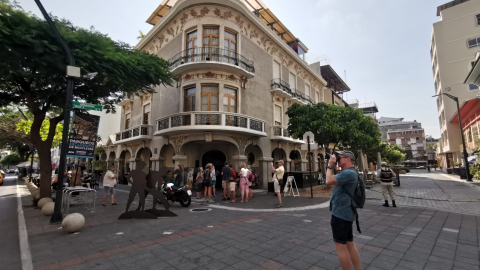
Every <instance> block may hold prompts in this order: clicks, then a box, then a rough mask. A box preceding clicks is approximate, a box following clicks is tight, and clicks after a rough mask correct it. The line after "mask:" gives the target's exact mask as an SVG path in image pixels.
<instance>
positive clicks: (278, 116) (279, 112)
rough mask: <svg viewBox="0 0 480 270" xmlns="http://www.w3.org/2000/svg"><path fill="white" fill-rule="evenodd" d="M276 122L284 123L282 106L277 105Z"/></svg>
mask: <svg viewBox="0 0 480 270" xmlns="http://www.w3.org/2000/svg"><path fill="white" fill-rule="evenodd" d="M274 120H275V122H278V123H280V124H281V123H282V107H280V106H277V105H275V119H274Z"/></svg>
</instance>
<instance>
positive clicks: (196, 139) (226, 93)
mask: <svg viewBox="0 0 480 270" xmlns="http://www.w3.org/2000/svg"><path fill="white" fill-rule="evenodd" d="M147 23H150V24H152V25H154V27H153V29H152V30H151V31H150V32H149V33H148V34H147V35H145V36H144V37H143V38H142V39H141V41H140V42H139V43H138V44H137V46H136V49H138V50H143V51H146V52H148V53H152V54H156V55H158V56H159V57H162V58H164V59H166V60H169V62H170V63H171V66H170V69H171V71H172V72H173V73H174V74H175V75H176V77H177V80H176V81H175V82H174V85H173V86H172V87H168V86H158V87H157V88H156V89H155V93H152V94H149V93H148V94H140V95H139V96H129V97H127V98H125V99H124V100H123V101H122V102H120V103H119V105H120V106H122V112H121V116H122V119H121V131H120V132H118V133H116V134H114V135H112V136H110V138H109V141H108V142H107V144H106V146H105V149H106V150H107V151H106V153H105V155H104V156H103V157H100V158H102V159H106V160H107V161H108V162H109V163H110V164H115V165H116V166H118V169H119V171H120V172H123V173H127V172H128V171H129V170H132V169H134V168H135V164H136V162H138V161H141V160H142V161H145V162H146V164H149V166H150V169H151V170H158V169H159V168H160V167H162V166H165V167H167V168H172V169H173V167H174V166H175V165H177V164H180V165H182V166H183V167H186V168H196V167H199V166H205V165H206V164H207V163H213V164H214V165H216V168H217V170H220V169H221V167H223V163H224V162H225V161H228V162H229V163H230V164H233V165H234V166H235V167H236V168H238V167H239V164H241V163H244V162H245V163H247V164H250V165H251V166H252V169H253V170H256V172H257V173H258V174H259V175H260V181H261V184H262V185H266V182H267V181H268V180H269V179H270V178H271V173H270V167H269V166H270V162H272V161H274V160H275V161H276V160H280V159H282V160H284V162H285V166H286V170H292V171H293V170H297V171H305V170H307V168H309V167H310V164H309V163H308V162H307V153H306V151H302V150H301V145H302V144H304V142H303V141H302V140H300V139H298V138H293V137H292V136H290V134H289V132H288V130H287V123H288V118H287V116H286V115H285V111H286V110H287V108H288V107H290V106H291V105H292V104H294V103H299V104H315V103H317V102H326V103H329V104H337V105H339V106H348V105H347V104H346V102H345V101H344V100H343V98H342V93H343V92H344V91H349V90H350V88H348V86H347V85H346V84H345V82H344V81H343V80H342V79H341V78H340V77H339V76H338V75H337V73H336V72H335V71H334V70H333V69H332V67H330V66H328V65H327V66H320V63H319V62H317V63H312V64H310V65H309V64H308V63H307V62H306V61H305V60H304V59H305V54H306V53H307V52H308V48H307V46H306V45H305V44H303V43H302V42H301V41H300V40H299V39H298V38H297V37H295V36H294V34H293V33H291V32H290V31H289V30H288V29H287V28H286V27H285V26H284V25H283V24H282V23H281V21H280V20H279V19H278V18H277V17H276V16H275V15H274V14H273V13H272V12H271V11H270V10H269V9H268V8H267V7H266V6H265V5H264V4H263V3H262V2H261V1H251V0H246V1H243V0H242V1H240V0H232V1H220V0H211V1H208V2H206V1H199V0H179V1H174V0H170V1H167V0H166V1H163V2H162V4H161V5H160V6H159V7H158V8H157V9H156V10H155V11H154V12H153V14H152V15H151V16H150V17H149V18H148V20H147ZM322 75H323V77H322ZM322 151H323V150H318V151H316V152H315V155H316V157H322V155H321V153H322ZM318 162H319V160H318V159H317V160H315V161H314V163H313V164H312V169H313V170H315V169H316V168H318V167H317V166H318ZM217 183H219V182H217Z"/></svg>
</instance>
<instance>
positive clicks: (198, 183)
mask: <svg viewBox="0 0 480 270" xmlns="http://www.w3.org/2000/svg"><path fill="white" fill-rule="evenodd" d="M195 185H196V188H197V199H200V198H201V197H202V189H203V168H202V167H200V168H199V170H198V173H197V178H196V182H195Z"/></svg>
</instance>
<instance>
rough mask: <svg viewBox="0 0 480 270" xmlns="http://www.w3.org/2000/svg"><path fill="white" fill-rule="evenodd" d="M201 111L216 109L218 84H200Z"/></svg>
mask: <svg viewBox="0 0 480 270" xmlns="http://www.w3.org/2000/svg"><path fill="white" fill-rule="evenodd" d="M202 111H218V85H202Z"/></svg>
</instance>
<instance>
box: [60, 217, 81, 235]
mask: <svg viewBox="0 0 480 270" xmlns="http://www.w3.org/2000/svg"><path fill="white" fill-rule="evenodd" d="M83 225H85V217H84V216H83V215H82V214H79V213H73V214H69V215H67V216H66V217H65V218H64V219H63V221H62V229H63V230H64V231H65V232H67V233H74V232H78V231H80V230H81V229H82V228H83Z"/></svg>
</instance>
